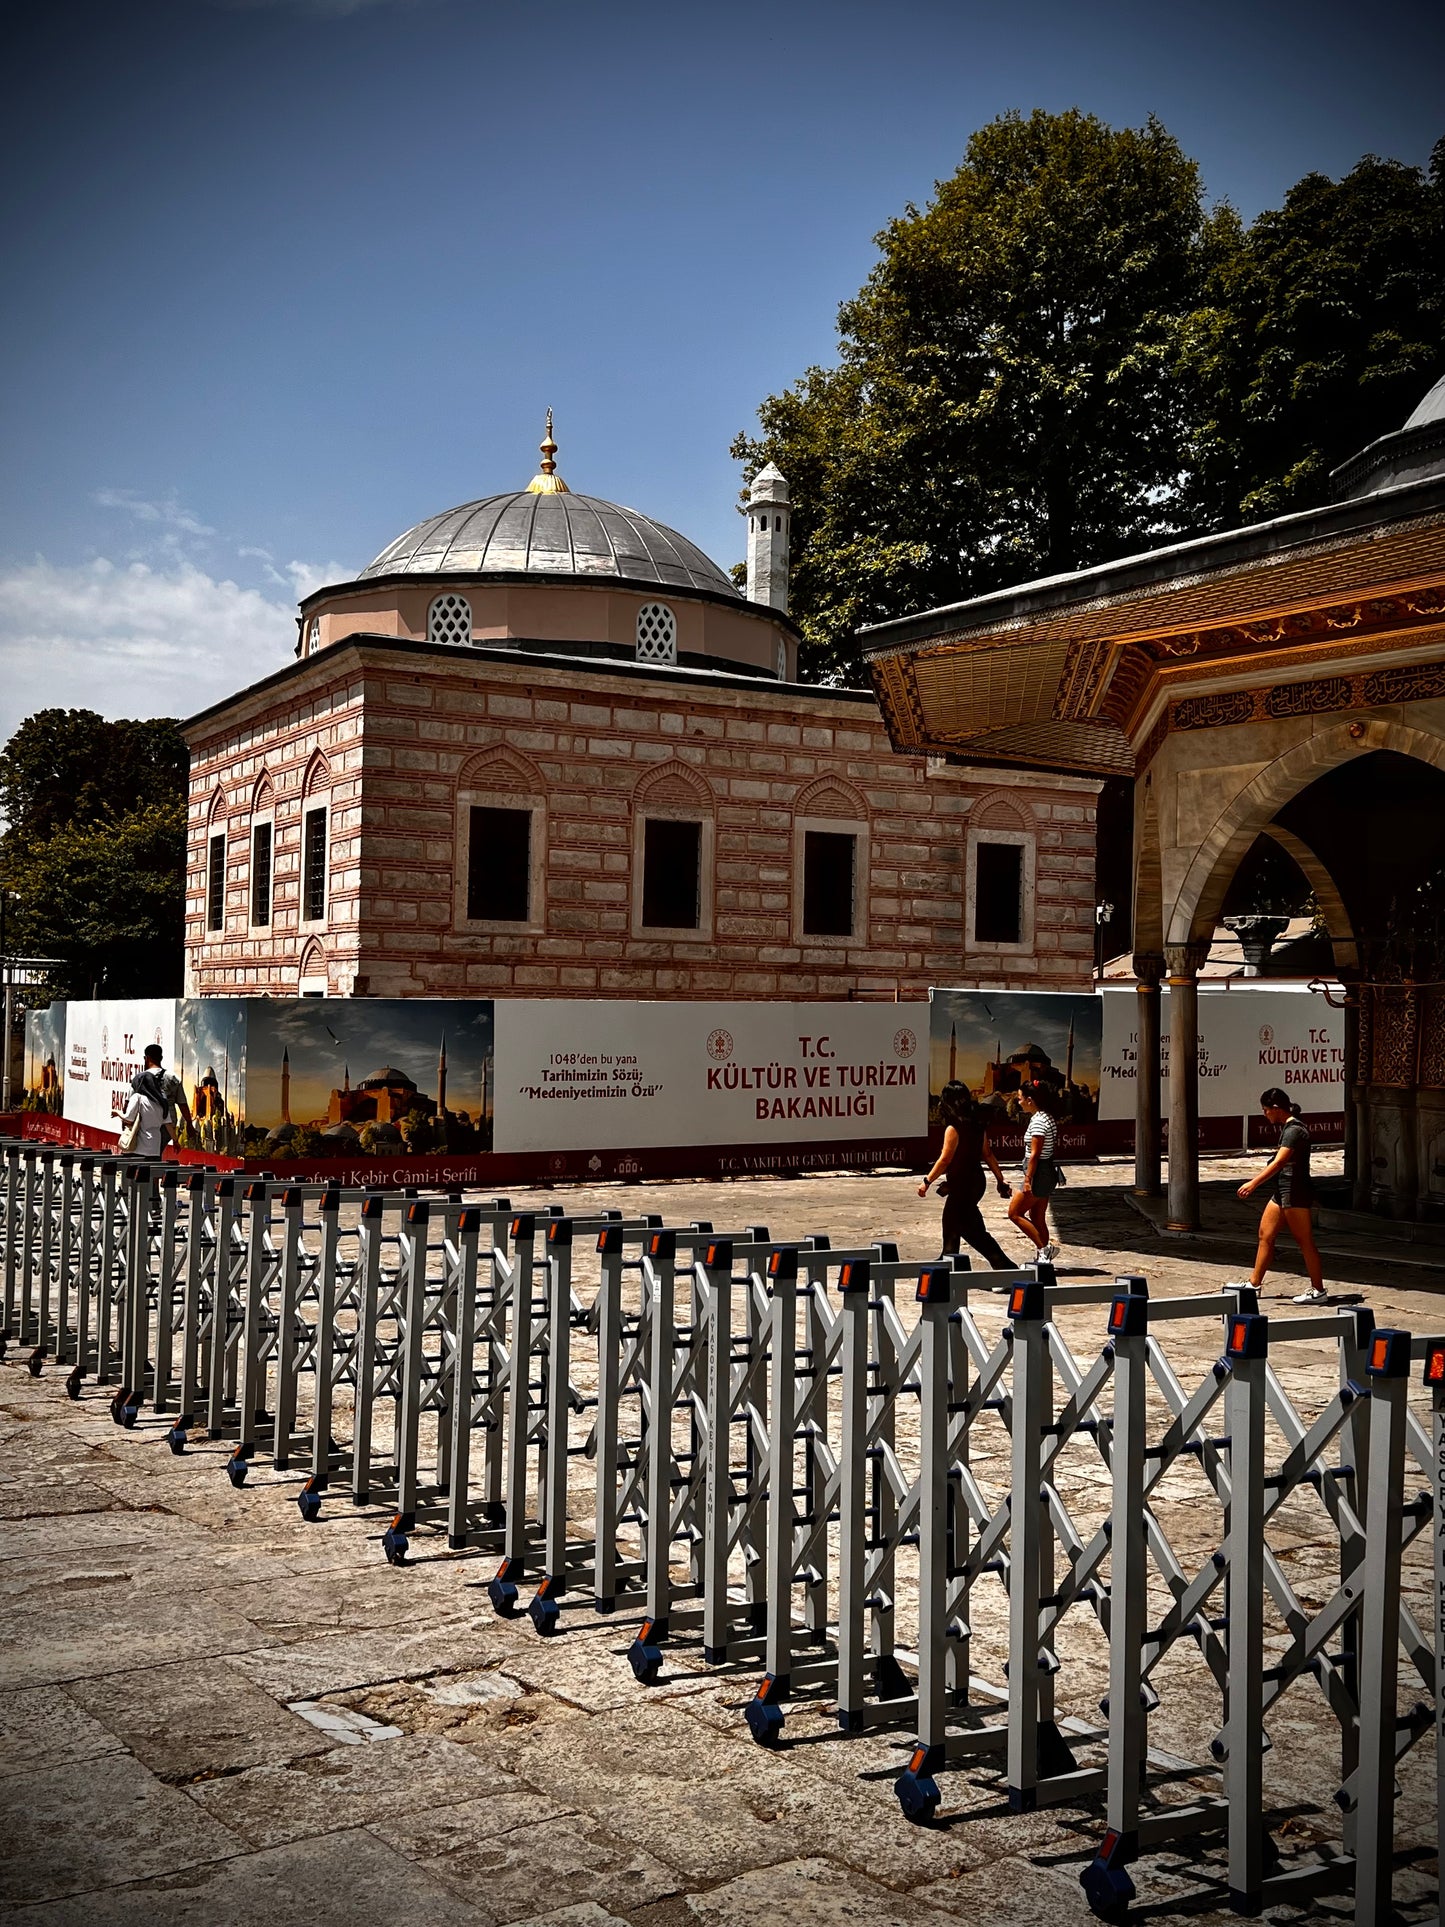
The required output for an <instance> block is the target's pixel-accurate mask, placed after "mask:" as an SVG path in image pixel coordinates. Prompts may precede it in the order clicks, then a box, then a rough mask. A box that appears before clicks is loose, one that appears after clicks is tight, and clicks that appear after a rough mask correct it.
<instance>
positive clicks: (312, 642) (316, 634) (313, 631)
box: [306, 616, 321, 656]
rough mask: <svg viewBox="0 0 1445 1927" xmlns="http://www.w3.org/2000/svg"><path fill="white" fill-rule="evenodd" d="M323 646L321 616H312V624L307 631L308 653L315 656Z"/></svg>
mask: <svg viewBox="0 0 1445 1927" xmlns="http://www.w3.org/2000/svg"><path fill="white" fill-rule="evenodd" d="M320 647H321V618H320V616H312V618H311V625H310V627H309V628H308V629H307V631H306V653H307V655H308V656H314V655H315V654H316V651H317V650H318V649H319V648H320Z"/></svg>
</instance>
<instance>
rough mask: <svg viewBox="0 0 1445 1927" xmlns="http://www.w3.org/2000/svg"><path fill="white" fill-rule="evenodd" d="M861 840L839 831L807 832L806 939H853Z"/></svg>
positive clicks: (804, 887) (804, 924)
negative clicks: (857, 856)
mask: <svg viewBox="0 0 1445 1927" xmlns="http://www.w3.org/2000/svg"><path fill="white" fill-rule="evenodd" d="M857 841H858V839H857V838H856V837H853V836H849V835H848V834H847V833H846V832H844V831H839V830H807V831H805V832H804V838H803V935H804V936H805V937H851V936H852V935H853V891H854V877H853V873H854V864H855V857H856V854H857V852H856V845H857Z"/></svg>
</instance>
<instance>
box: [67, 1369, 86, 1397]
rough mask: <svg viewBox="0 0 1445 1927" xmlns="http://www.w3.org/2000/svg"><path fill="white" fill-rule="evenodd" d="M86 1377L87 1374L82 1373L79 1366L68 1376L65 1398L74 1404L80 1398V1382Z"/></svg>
mask: <svg viewBox="0 0 1445 1927" xmlns="http://www.w3.org/2000/svg"><path fill="white" fill-rule="evenodd" d="M84 1376H85V1374H84V1373H83V1372H82V1371H81V1369H80V1367H79V1366H78V1365H77V1366H76V1368H75V1370H74V1371H73V1372H70V1373H69V1374H67V1376H66V1380H65V1396H66V1397H67V1398H68V1399H69V1400H70V1401H71V1402H72V1404H73V1403H74V1402H75V1400H76V1399H78V1398H79V1397H80V1381H81V1379H82V1378H83V1377H84Z"/></svg>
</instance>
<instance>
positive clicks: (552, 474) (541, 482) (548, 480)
mask: <svg viewBox="0 0 1445 1927" xmlns="http://www.w3.org/2000/svg"><path fill="white" fill-rule="evenodd" d="M539 446H540V448H541V450H542V466H541V469H540V471H539V472H538V473H537V474H536V475H534V476H533V477H532V479H531V481H530V482H528V484H527V493H528V494H529V495H570V494H571V493H572V491H571V489H569V488H568V486H567V484H566V483H565V482H564V481H563V480H562V477H561V476H560V475H559V474H558V473H557V464H556V461H555V460H554V459H553V458H554V456H555V455H556V453H557V444H556V443H555V442H554V441H553V440H552V411H551V409H550V408H549V409H548V410H547V432H546V434H545V435H544V436H543V437H542V440H541V442H540V444H539Z"/></svg>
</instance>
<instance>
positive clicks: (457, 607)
mask: <svg viewBox="0 0 1445 1927" xmlns="http://www.w3.org/2000/svg"><path fill="white" fill-rule="evenodd" d="M426 639H427V641H428V642H470V641H471V639H472V605H471V603H470V602H468V601H467V599H466V597H465V596H464V595H439V596H438V597H437V599H436V601H435V602H434V603H433V604H432V606H431V607H430V609H428V610H427V616H426Z"/></svg>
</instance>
